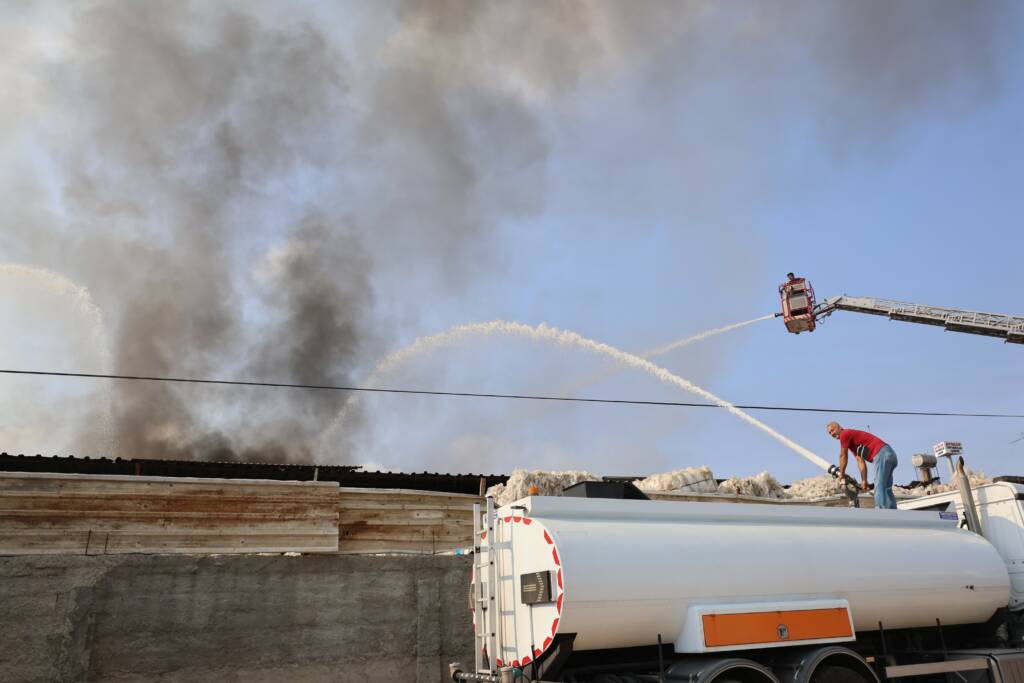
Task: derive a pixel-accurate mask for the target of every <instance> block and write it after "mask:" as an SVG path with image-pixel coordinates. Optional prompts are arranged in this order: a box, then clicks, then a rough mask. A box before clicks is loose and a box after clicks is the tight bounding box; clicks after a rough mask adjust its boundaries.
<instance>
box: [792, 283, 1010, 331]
mask: <svg viewBox="0 0 1024 683" xmlns="http://www.w3.org/2000/svg"><path fill="white" fill-rule="evenodd" d="M779 294H780V297H781V299H782V311H781V312H780V313H777V314H776V316H777V317H782V318H783V320H784V321H785V323H786V329H787V330H789V331H790V332H793V333H795V334H799V333H800V332H813V331H814V329H815V327H816V326H817V322H818V321H819V320H821V319H823V318H826V317H828V316H830V315H832V314H833V313H835V312H836V311H853V312H854V313H867V314H869V315H884V316H886V317H888V318H889V319H890V320H902V321H904V322H911V323H921V324H923V325H935V326H937V327H943V328H945V329H946V330H948V331H950V332H966V333H968V334H980V335H984V336H986V337H998V338H1000V339H1003V340H1004V341H1006V342H1009V343H1012V344H1024V316H1014V315H1003V314H1000V313H982V312H980V311H968V310H963V309H958V308H942V307H939V306H926V305H923V304H913V303H907V302H905V301H893V300H891V299H876V298H872V297H861V296H846V295H845V294H844V295H842V296H836V297H831V298H829V299H825V300H824V301H822V302H821V303H816V302H815V300H814V290H813V288H811V285H810V283H809V282H807V281H806V280H805V279H804V278H793V279H791V280H790V281H788V282H785V283H783V284H782V285H780V286H779Z"/></svg>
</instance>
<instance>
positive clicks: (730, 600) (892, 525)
mask: <svg viewBox="0 0 1024 683" xmlns="http://www.w3.org/2000/svg"><path fill="white" fill-rule="evenodd" d="M498 516H499V519H498V522H497V525H496V527H495V533H494V534H493V536H495V537H497V538H496V539H495V538H486V539H484V546H483V548H482V554H483V558H482V559H483V560H484V561H488V560H489V558H490V553H491V547H492V546H491V544H492V543H493V542H494V541H495V540H497V542H498V544H497V546H496V547H497V549H498V552H496V553H495V559H496V560H497V572H496V573H497V575H498V577H499V580H498V590H497V595H498V615H499V619H498V622H499V623H498V633H499V639H500V642H501V650H502V652H501V653H500V656H499V657H497V659H500V660H502V661H503V663H517V662H518V663H519V664H526V663H528V662H529V661H531V660H533V659H536V658H537V657H538V656H540V654H541V653H543V652H544V651H545V650H546V649H547V648H548V646H549V645H550V644H551V642H552V640H553V638H554V636H555V635H556V634H560V633H575V634H576V637H575V641H574V643H573V648H574V649H575V650H594V649H604V648H621V647H631V646H637V645H650V644H653V643H655V642H656V641H657V638H658V636H659V635H660V636H661V637H662V639H663V640H664V641H665V642H668V643H673V642H674V643H675V644H676V649H677V651H695V650H686V648H685V647H683V644H685V643H686V642H689V641H692V639H693V636H694V634H693V633H692V631H693V630H694V629H695V628H704V629H705V630H706V629H707V628H709V627H708V624H707V623H706V622H705V623H704V624H703V627H701V626H695V624H694V618H695V617H694V615H695V614H698V617H697V618H699V614H701V613H703V612H701V610H704V612H707V611H709V610H710V611H715V612H726V613H728V612H730V611H732V612H737V611H738V612H743V613H749V612H751V611H755V612H757V611H766V613H768V614H782V612H772V610H784V609H789V610H797V611H798V612H799V613H800V614H802V615H803V616H806V615H807V614H812V615H817V614H819V613H821V614H826V616H828V615H831V614H832V612H830V611H829V609H833V611H835V608H840V607H842V610H843V611H842V612H841V613H842V614H844V615H848V616H845V617H840V618H839V620H840V621H842V620H843V619H849V621H848V622H847V626H845V627H843V626H842V624H840V625H839V628H840V630H842V629H843V628H846V629H848V630H849V625H850V622H852V627H853V628H852V630H853V631H861V630H875V629H877V628H878V624H879V622H881V623H882V624H883V625H884V627H885V628H886V629H899V628H910V627H924V626H928V627H934V626H935V620H936V619H940V620H941V622H942V624H944V625H954V624H967V623H980V622H984V621H986V620H988V619H989V618H990V617H991V616H992V615H993V614H994V613H995V611H996V610H997V609H998V608H1000V607H1004V606H1006V604H1007V601H1008V599H1009V578H1008V575H1007V572H1006V568H1005V565H1004V563H1003V560H1002V558H1001V557H1000V556H999V554H998V553H997V552H996V550H995V549H994V548H993V547H992V545H991V544H989V543H988V542H987V541H986V540H985V539H984V538H982V537H980V536H978V535H976V534H973V533H970V532H968V531H965V530H961V529H958V528H957V525H956V520H948V519H945V518H944V517H945V516H940V513H938V512H909V511H904V510H856V509H849V508H822V507H815V506H802V505H789V504H787V505H744V504H728V503H689V502H685V503H684V502H670V501H634V500H608V499H588V498H568V497H567V498H553V497H530V498H525V499H523V500H520V501H518V502H516V503H514V504H513V505H512V506H506V507H504V508H502V509H501V510H499V511H498ZM483 578H484V579H486V578H487V577H486V575H485V576H484V577H483ZM545 584H547V585H545ZM545 591H546V592H545ZM847 605H848V607H847ZM734 606H735V609H733V607H734ZM752 606H753V607H752ZM762 607H763V610H762V609H761V608H762ZM804 608H806V609H804ZM824 608H829V609H824ZM695 610H696V612H695ZM794 613H796V612H786V614H794ZM766 618H768V619H770V618H771V617H770V616H768V617H766ZM815 618H817V617H815ZM829 618H832V617H829ZM720 623H722V624H726V623H727V622H720ZM744 628H746V626H744ZM771 628H773V629H774V628H775V625H774V622H772V626H771ZM789 628H790V627H789V626H786V625H785V624H783V623H781V622H780V624H779V626H778V629H779V634H780V635H779V637H780V638H783V639H784V638H787V637H789V634H788V629H789ZM794 628H795V627H794ZM688 630H689V633H688V632H687V631H688ZM852 635H853V634H852V633H850V634H849V636H850V637H852ZM688 639H689V640H688ZM721 642H724V643H728V642H729V641H727V640H725V641H721ZM782 644H785V643H782ZM719 649H721V648H719ZM737 649H742V648H737ZM696 651H700V650H696Z"/></svg>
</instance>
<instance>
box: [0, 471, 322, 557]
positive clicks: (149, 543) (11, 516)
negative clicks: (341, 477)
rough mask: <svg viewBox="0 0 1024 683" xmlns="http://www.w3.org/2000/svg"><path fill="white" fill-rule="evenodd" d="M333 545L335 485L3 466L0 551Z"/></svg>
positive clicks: (298, 549) (282, 549) (209, 550)
mask: <svg viewBox="0 0 1024 683" xmlns="http://www.w3.org/2000/svg"><path fill="white" fill-rule="evenodd" d="M337 549H338V485H337V483H334V482H288V481H269V480H259V481H256V480H245V479H192V478H184V477H132V476H115V475H106V476H105V475H79V474H49V473H36V472H0V555H28V554H40V553H50V554H54V553H58V554H87V555H96V554H105V553H110V554H116V553H254V552H286V551H295V552H336V551H337Z"/></svg>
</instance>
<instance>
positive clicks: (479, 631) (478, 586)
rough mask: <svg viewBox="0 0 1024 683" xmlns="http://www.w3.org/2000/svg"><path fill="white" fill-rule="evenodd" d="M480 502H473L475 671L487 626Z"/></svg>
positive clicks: (481, 658)
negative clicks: (484, 600)
mask: <svg viewBox="0 0 1024 683" xmlns="http://www.w3.org/2000/svg"><path fill="white" fill-rule="evenodd" d="M480 532H481V529H480V503H473V617H474V619H475V622H476V623H475V626H476V628H475V629H473V671H474V672H476V673H479V672H480V669H482V668H484V653H483V649H484V648H483V645H484V642H485V640H484V633H485V632H486V631H485V630H484V629H486V628H487V625H486V623H487V622H486V620H485V619H484V615H485V614H486V612H485V611H484V607H485V606H486V605H485V604H484V603H483V602H481V598H483V597H484V590H483V589H484V587H483V581H482V580H481V574H482V573H483V571H484V569H483V567H482V566H481V565H480V557H481V555H482V553H481V552H480V546H481V545H482V544H481V542H480Z"/></svg>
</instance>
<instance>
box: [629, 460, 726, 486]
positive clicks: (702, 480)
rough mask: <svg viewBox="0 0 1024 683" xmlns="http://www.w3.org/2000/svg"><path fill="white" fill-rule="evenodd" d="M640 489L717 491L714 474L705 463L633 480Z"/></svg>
mask: <svg viewBox="0 0 1024 683" xmlns="http://www.w3.org/2000/svg"><path fill="white" fill-rule="evenodd" d="M633 484H634V485H636V487H637V488H638V489H640V490H641V491H649V492H652V493H653V492H660V491H685V492H687V493H717V492H718V484H717V483H716V482H715V475H714V474H712V472H711V469H710V468H709V467H708V466H707V465H701V466H700V467H684V468H683V469H679V470H672V471H671V472H663V473H661V474H652V475H651V476H649V477H646V478H644V479H637V480H636V481H634V482H633Z"/></svg>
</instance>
